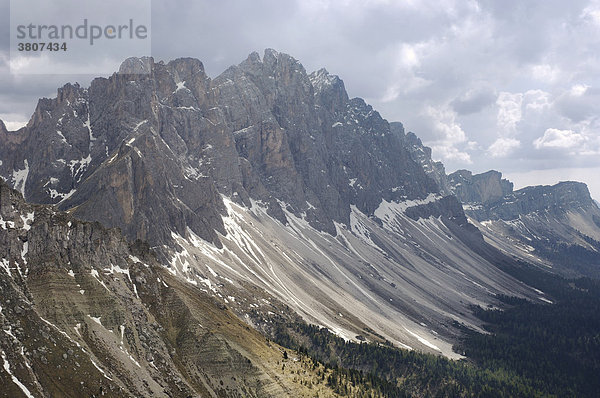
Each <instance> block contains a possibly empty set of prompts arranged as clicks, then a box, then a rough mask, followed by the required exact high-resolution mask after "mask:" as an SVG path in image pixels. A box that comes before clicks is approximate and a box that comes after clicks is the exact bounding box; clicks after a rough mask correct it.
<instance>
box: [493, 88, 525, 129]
mask: <svg viewBox="0 0 600 398" xmlns="http://www.w3.org/2000/svg"><path fill="white" fill-rule="evenodd" d="M522 103H523V94H522V93H514V94H513V93H508V92H505V91H503V92H501V93H500V94H499V95H498V99H497V100H496V104H497V105H498V115H497V124H498V128H499V129H500V132H502V133H504V134H512V133H514V132H515V131H516V129H517V123H519V122H520V121H521V116H522V112H521V105H522Z"/></svg>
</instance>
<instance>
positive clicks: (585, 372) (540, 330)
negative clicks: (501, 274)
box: [460, 268, 600, 397]
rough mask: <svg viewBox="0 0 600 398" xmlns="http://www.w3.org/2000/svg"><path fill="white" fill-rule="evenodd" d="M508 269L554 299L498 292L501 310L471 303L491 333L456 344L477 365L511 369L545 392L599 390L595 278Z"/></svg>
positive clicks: (599, 291)
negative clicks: (531, 298)
mask: <svg viewBox="0 0 600 398" xmlns="http://www.w3.org/2000/svg"><path fill="white" fill-rule="evenodd" d="M510 272H511V273H512V274H514V275H515V276H518V277H519V278H520V279H522V280H525V281H527V282H528V283H529V284H530V285H532V286H534V287H536V288H537V289H540V290H542V291H544V292H546V293H547V294H550V295H551V296H552V297H553V299H554V300H555V301H556V302H555V303H554V304H534V303H531V302H528V301H525V300H519V299H515V298H511V297H501V300H502V301H504V302H505V303H506V304H507V305H508V308H506V309H505V310H503V311H499V310H485V309H482V308H475V313H476V315H477V316H478V317H479V318H480V319H482V320H483V321H484V322H485V323H486V329H487V331H489V332H490V334H487V335H484V334H479V333H474V332H468V333H467V337H466V338H465V340H464V341H463V342H462V343H461V345H460V349H461V350H463V351H464V352H465V353H466V355H467V357H469V358H470V359H472V360H473V361H474V362H475V363H476V364H477V365H478V366H479V367H480V368H482V369H489V370H491V371H493V372H500V371H504V372H510V373H512V374H515V375H519V376H520V377H521V378H522V379H524V380H527V381H528V385H529V386H531V387H532V388H533V389H534V390H536V391H538V392H540V393H542V394H544V395H550V394H553V395H556V396H560V397H566V396H577V397H582V396H587V397H597V396H598V394H600V281H597V280H593V279H587V278H586V279H578V280H565V279H562V278H560V277H557V276H552V275H548V274H546V273H541V272H540V271H537V270H535V269H529V268H522V269H519V268H515V269H512V270H510Z"/></svg>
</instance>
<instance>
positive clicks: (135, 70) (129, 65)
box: [119, 57, 154, 75]
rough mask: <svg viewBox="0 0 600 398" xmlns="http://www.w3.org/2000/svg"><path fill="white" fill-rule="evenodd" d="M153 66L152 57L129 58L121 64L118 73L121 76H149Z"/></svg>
mask: <svg viewBox="0 0 600 398" xmlns="http://www.w3.org/2000/svg"><path fill="white" fill-rule="evenodd" d="M153 66H154V58H153V57H141V58H138V57H130V58H127V59H126V60H125V61H123V62H122V63H121V66H120V67H119V73H120V74H123V75H129V74H149V73H151V72H152V67H153Z"/></svg>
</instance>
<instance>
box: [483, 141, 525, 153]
mask: <svg viewBox="0 0 600 398" xmlns="http://www.w3.org/2000/svg"><path fill="white" fill-rule="evenodd" d="M520 146H521V142H520V141H519V140H517V139H514V138H498V139H497V140H496V141H494V143H493V144H492V145H490V147H489V148H488V150H487V152H488V153H489V154H490V156H492V157H494V158H504V157H507V156H508V155H510V154H511V153H512V152H513V151H514V150H515V149H517V148H519V147H520Z"/></svg>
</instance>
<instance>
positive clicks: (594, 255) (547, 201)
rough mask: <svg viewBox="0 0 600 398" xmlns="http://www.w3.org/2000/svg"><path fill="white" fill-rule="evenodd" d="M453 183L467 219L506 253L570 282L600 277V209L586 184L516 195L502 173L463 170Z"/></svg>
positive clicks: (451, 178) (529, 190)
mask: <svg viewBox="0 0 600 398" xmlns="http://www.w3.org/2000/svg"><path fill="white" fill-rule="evenodd" d="M448 179H449V181H450V184H451V185H452V187H451V189H452V190H453V192H455V194H456V195H457V197H459V198H460V199H461V200H462V202H463V204H464V206H463V208H464V210H465V213H466V214H467V215H468V216H469V217H470V219H471V221H472V222H473V223H474V224H475V225H477V226H478V227H479V229H480V230H481V231H482V232H483V233H484V235H485V236H486V239H487V240H488V241H489V242H492V243H493V244H494V245H495V246H497V247H498V248H500V249H501V250H503V251H505V252H507V253H511V254H513V255H516V256H518V257H520V258H522V259H524V260H527V261H531V262H537V263H539V264H543V265H545V266H547V267H550V268H555V270H556V271H557V272H561V273H564V274H567V275H569V276H577V275H592V276H598V275H600V255H599V254H598V253H599V252H600V222H598V221H600V209H599V208H598V206H597V205H596V203H595V202H594V201H593V200H592V198H591V196H590V193H589V191H588V189H587V186H586V185H585V184H583V183H579V182H572V181H567V182H560V183H558V184H556V185H553V186H533V187H527V188H523V189H520V190H517V191H513V189H512V183H511V182H509V181H507V180H505V179H502V174H501V173H499V172H497V171H489V172H487V173H483V174H478V175H472V174H471V173H470V172H467V171H464V170H461V171H457V172H456V173H453V174H451V175H450V176H449V177H448Z"/></svg>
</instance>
